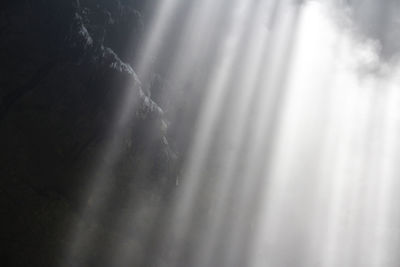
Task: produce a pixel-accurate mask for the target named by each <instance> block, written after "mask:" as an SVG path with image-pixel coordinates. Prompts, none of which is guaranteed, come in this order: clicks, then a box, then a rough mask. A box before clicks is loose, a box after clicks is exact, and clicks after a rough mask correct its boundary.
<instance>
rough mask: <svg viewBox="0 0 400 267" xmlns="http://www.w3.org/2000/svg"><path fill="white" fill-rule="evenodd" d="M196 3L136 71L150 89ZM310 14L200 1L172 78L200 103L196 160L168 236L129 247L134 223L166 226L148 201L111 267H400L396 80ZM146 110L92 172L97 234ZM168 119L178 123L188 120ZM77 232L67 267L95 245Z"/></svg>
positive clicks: (356, 37)
mask: <svg viewBox="0 0 400 267" xmlns="http://www.w3.org/2000/svg"><path fill="white" fill-rule="evenodd" d="M184 1H185V0H164V1H160V4H159V5H158V7H157V8H158V10H157V12H156V14H157V15H156V16H155V17H154V21H153V23H152V24H151V25H152V26H151V29H150V31H149V32H148V35H147V38H146V39H145V41H144V42H143V44H142V47H141V50H140V51H141V54H140V57H139V59H138V62H137V70H138V75H139V77H140V78H141V79H148V76H149V73H150V71H151V69H153V68H154V66H153V65H152V64H156V63H154V62H153V61H155V60H154V58H156V57H157V56H158V55H160V54H162V53H163V51H164V50H163V49H166V48H165V47H164V44H163V40H165V39H166V36H165V34H166V32H167V29H169V27H172V26H171V25H170V23H172V22H171V21H172V20H173V17H174V16H175V15H176V12H177V9H178V7H180V6H181V5H182V2H184ZM216 2H218V3H216ZM300 2H301V1H294V0H293V1H291V0H221V1H211V0H202V1H193V3H191V6H189V8H187V10H188V14H189V15H188V16H187V17H186V23H187V24H185V25H180V26H181V29H180V31H179V34H178V35H177V41H176V44H175V46H174V47H175V49H172V50H173V51H174V53H175V54H174V55H175V56H174V58H173V59H172V60H171V62H169V63H170V69H168V71H167V72H166V73H167V74H166V76H167V77H168V79H169V81H171V84H172V85H173V87H174V89H173V90H177V91H179V90H182V91H184V90H185V88H186V87H189V84H190V85H191V86H192V87H193V88H195V89H193V90H201V92H202V96H204V97H203V98H201V99H200V98H199V100H198V102H199V108H198V114H197V116H194V118H195V119H196V122H195V123H193V127H194V130H192V131H191V132H192V133H193V136H192V137H191V139H190V140H191V141H190V148H189V149H188V152H187V154H185V156H186V158H185V159H182V162H183V164H182V165H183V166H182V170H181V171H180V172H179V174H180V176H179V177H178V178H177V182H176V188H175V189H174V190H175V191H174V193H173V194H172V197H171V200H170V203H169V205H168V207H165V211H163V212H165V213H168V214H167V215H165V217H167V218H168V219H165V221H163V222H162V223H160V224H161V226H159V228H160V229H158V232H157V236H156V237H154V236H152V233H151V230H148V229H153V228H150V226H149V228H146V227H143V229H147V230H146V231H144V232H140V233H137V232H135V235H134V236H135V237H136V238H137V243H140V244H146V245H145V247H146V248H147V251H142V250H140V249H138V247H139V246H138V245H137V244H132V243H129V242H126V240H125V239H124V234H127V233H130V232H134V231H136V229H134V230H132V228H133V227H139V226H137V225H134V223H133V222H134V221H135V220H136V218H138V217H140V216H145V215H146V216H147V215H148V214H152V215H153V212H154V213H157V212H162V211H160V210H157V211H155V210H156V209H153V207H152V206H151V205H152V200H151V197H149V198H148V199H147V198H145V199H140V200H138V199H136V198H133V197H132V199H130V200H128V201H127V202H126V206H127V208H126V210H125V211H126V213H124V214H119V215H118V216H117V217H116V218H115V222H114V223H115V225H117V227H118V229H120V233H118V234H119V236H118V238H117V239H118V241H120V242H115V244H113V246H112V247H113V249H112V251H107V252H106V253H107V255H108V256H107V259H108V261H109V262H108V263H107V264H109V265H108V266H113V267H114V266H121V267H122V266H157V267H158V266H159V267H180V266H182V267H184V266H186V267H187V266H190V267H236V266H237V267H261V266H267V267H269V266H271V267H295V266H304V267H311V266H313V267H397V266H399V259H398V256H397V253H398V251H397V250H398V248H399V245H400V241H399V238H398V237H399V232H400V221H399V219H400V218H399V216H398V211H397V201H398V196H397V195H398V193H399V190H400V187H399V186H400V183H399V182H398V181H397V180H398V177H397V176H398V175H399V170H398V167H397V166H398V163H397V161H398V160H399V156H400V155H399V152H400V150H399V141H398V140H399V136H400V124H399V123H400V90H399V86H398V85H399V84H400V79H399V77H400V76H399V74H400V68H399V67H398V66H396V64H394V63H388V62H386V61H384V60H382V59H381V58H380V55H379V49H380V48H379V43H378V42H376V41H371V40H368V39H367V38H364V37H362V35H361V34H359V33H358V32H357V31H356V29H355V28H354V27H352V24H351V22H346V23H347V24H346V23H345V25H346V26H343V25H341V24H340V23H338V20H340V19H341V18H340V16H339V15H338V14H337V13H336V12H339V11H335V12H333V11H332V10H333V9H335V10H336V8H337V7H336V4H337V3H334V2H331V1H304V3H300ZM342 15H343V17H344V18H343V19H344V20H345V19H347V17H346V14H342ZM338 17H339V18H338ZM165 46H166V45H165ZM211 54H212V55H213V58H212V60H208V58H207V57H208V56H210V55H211ZM132 86H140V84H134V85H132ZM165 94H168V92H165ZM135 97H136V95H132V93H129V92H128V93H127V95H126V96H125V97H124V99H122V100H121V108H120V111H119V112H118V114H117V118H116V120H115V125H113V127H111V130H110V136H112V137H111V138H110V140H109V142H108V143H106V145H105V148H104V151H103V154H102V155H101V156H99V158H101V159H102V160H101V162H102V163H101V164H100V163H95V164H94V165H95V166H94V168H93V169H94V170H93V173H92V174H91V175H92V176H93V177H94V178H93V180H92V182H91V184H90V186H89V187H90V188H89V189H88V192H87V193H88V196H89V197H88V196H85V199H87V205H86V206H85V207H84V208H83V214H85V216H87V217H88V220H90V221H98V220H101V212H102V210H103V208H104V206H106V205H107V201H109V199H110V198H108V195H109V194H111V193H110V192H109V190H110V188H109V187H108V182H107V181H108V179H110V177H109V174H110V169H111V168H113V167H114V164H115V162H116V160H117V158H118V157H119V150H120V147H121V145H122V142H123V138H124V134H125V129H126V127H130V126H131V121H130V119H131V118H130V116H131V114H132V113H134V112H136V109H137V106H138V103H136V102H135V99H136V98H135ZM170 109H172V111H171V114H173V115H172V116H171V120H179V115H181V114H180V113H181V112H182V110H181V109H179V107H170ZM183 112H185V111H183ZM175 124H177V123H176V122H175ZM104 159H105V160H104ZM99 162H100V160H99ZM103 162H107V164H103ZM147 164H150V163H147ZM149 168H150V167H148V166H147V165H146V167H144V168H143V175H145V174H146V171H148V169H149ZM127 190H128V191H129V190H130V188H129V189H127ZM143 214H145V215H143ZM149 216H150V215H149ZM160 217H161V216H160ZM151 218H153V217H151ZM154 218H156V219H154V220H157V218H159V217H157V216H155V215H154ZM153 223H154V224H155V225H159V224H157V222H153ZM139 228H140V227H139ZM81 229H83V228H80V226H79V225H78V226H77V227H76V229H73V235H72V237H71V239H73V240H74V242H73V246H72V247H69V248H66V251H67V252H66V253H65V254H66V256H65V258H66V261H65V265H64V266H85V265H84V264H83V263H79V264H81V265H79V264H78V263H75V262H72V263H71V262H70V261H69V259H70V258H73V257H74V256H75V255H76V254H79V255H85V254H90V247H91V244H93V243H95V242H96V241H95V240H93V236H92V234H91V232H83V230H81ZM140 229H142V228H140ZM150 239H151V240H150ZM153 239H154V240H156V241H154V240H153ZM82 257H83V258H84V257H85V256H82ZM146 264H147V265H146Z"/></svg>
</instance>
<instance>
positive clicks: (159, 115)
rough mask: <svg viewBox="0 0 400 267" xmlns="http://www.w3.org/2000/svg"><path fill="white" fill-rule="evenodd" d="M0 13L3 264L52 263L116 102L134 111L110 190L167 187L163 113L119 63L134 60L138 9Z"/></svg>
mask: <svg viewBox="0 0 400 267" xmlns="http://www.w3.org/2000/svg"><path fill="white" fill-rule="evenodd" d="M136 4H137V5H138V6H143V3H136ZM0 10H1V12H0V35H1V38H0V46H1V49H0V58H1V61H2V63H3V64H2V67H1V73H2V74H1V75H0V129H1V130H0V147H1V150H2V151H1V153H0V176H1V183H0V190H1V192H2V193H1V200H0V202H1V203H0V205H1V210H2V212H3V214H2V215H1V216H2V218H6V219H5V220H2V224H1V231H0V232H1V234H0V236H1V240H2V247H4V248H5V249H4V250H3V253H6V254H7V260H8V261H9V262H10V264H9V265H8V266H28V265H27V264H28V263H29V266H55V263H56V262H57V260H59V259H58V258H57V257H56V256H55V254H53V253H52V252H51V251H50V250H48V248H49V247H58V246H64V245H65V243H63V242H64V239H63V237H61V236H59V231H58V230H55V229H57V227H58V226H59V225H63V226H65V225H68V224H69V223H70V222H71V221H74V220H79V219H76V218H79V213H78V212H77V209H76V207H77V206H76V205H77V204H78V200H77V196H78V195H79V193H81V188H83V187H84V186H85V184H86V183H87V181H86V180H85V178H84V175H83V173H87V171H88V170H87V168H88V166H90V164H92V163H93V159H94V158H96V157H98V155H101V153H102V152H103V148H104V146H105V144H107V142H108V141H109V140H110V139H111V138H113V132H112V130H110V129H112V127H113V125H115V124H116V123H115V120H116V118H117V117H118V114H119V111H120V109H121V98H123V97H124V96H126V95H130V97H131V98H132V99H133V101H134V104H135V109H134V110H132V112H131V114H130V116H129V119H128V120H127V124H126V125H125V127H124V129H122V134H121V138H122V139H123V140H122V141H121V142H120V144H121V147H120V148H119V150H120V153H119V154H118V160H117V161H116V163H115V169H114V170H112V171H111V173H112V177H114V178H115V179H116V180H118V181H119V182H116V183H115V184H116V186H115V190H116V191H118V190H121V188H123V187H124V186H125V185H126V184H127V183H134V184H135V185H137V188H139V189H138V191H140V190H144V191H146V190H150V191H151V190H152V188H155V187H159V186H166V185H168V183H169V181H168V175H169V172H170V170H171V166H172V164H173V156H172V155H173V153H172V151H171V149H170V148H169V145H168V141H167V138H166V135H167V132H166V131H167V129H166V123H165V122H164V119H163V116H164V114H163V111H162V109H161V108H160V107H159V106H158V105H157V104H156V103H155V102H154V101H153V100H152V99H151V98H150V96H149V95H148V94H146V93H145V92H144V91H143V90H142V85H141V83H140V81H139V79H138V77H137V76H136V74H135V72H134V70H133V69H132V67H131V66H130V65H129V64H127V63H125V62H124V61H123V60H121V58H120V55H121V57H122V58H123V59H125V60H132V59H133V57H134V53H135V49H134V48H135V47H137V45H138V42H139V41H140V38H141V31H142V29H143V27H144V26H143V18H142V15H141V13H140V12H139V11H136V10H135V9H134V4H132V3H129V5H128V3H124V4H123V3H121V2H120V1H118V0H113V1H94V0H81V1H78V0H59V1H50V0H40V1H28V0H26V1H24V0H20V1H13V2H11V1H10V3H9V4H2V6H1V7H0ZM128 46H129V47H130V49H127V47H128ZM149 133H150V134H149ZM143 161H145V162H146V164H145V165H146V170H148V171H146V172H144V171H143V168H144V167H143V168H142V165H143ZM119 186H121V188H120V187H119ZM121 192H122V191H121ZM116 194H118V192H117V193H116ZM121 199H123V198H121ZM121 201H122V200H121ZM40 240H42V241H40ZM46 250H47V252H43V251H46ZM2 266H7V265H2Z"/></svg>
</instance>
